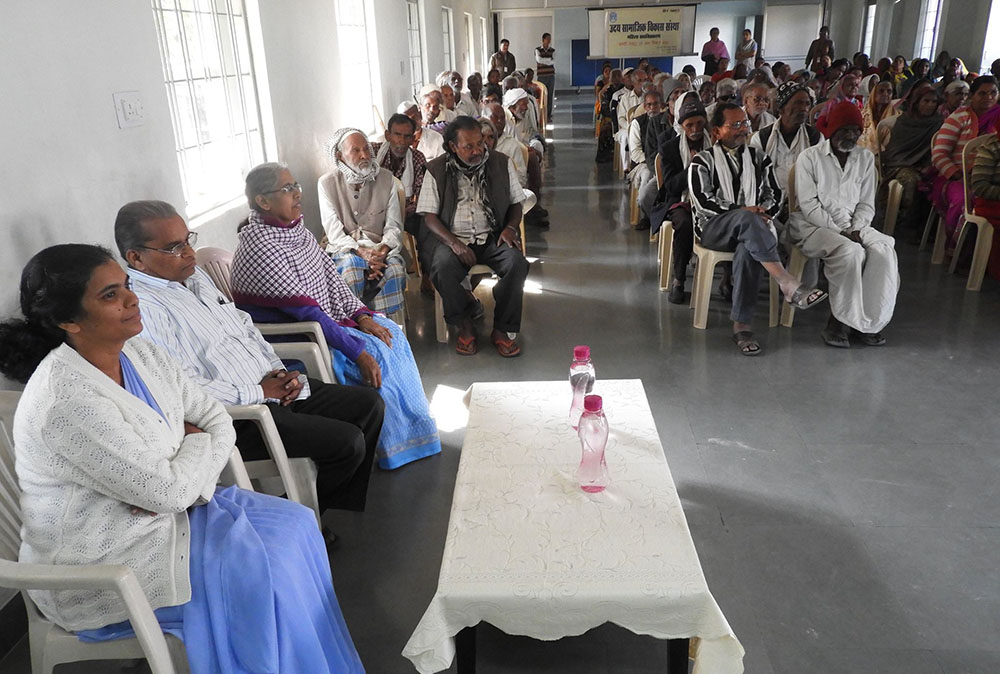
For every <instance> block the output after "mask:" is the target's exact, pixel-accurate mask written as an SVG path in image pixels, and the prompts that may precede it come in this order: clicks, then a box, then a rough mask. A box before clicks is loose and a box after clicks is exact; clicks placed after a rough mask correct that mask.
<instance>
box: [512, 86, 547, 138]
mask: <svg viewBox="0 0 1000 674" xmlns="http://www.w3.org/2000/svg"><path fill="white" fill-rule="evenodd" d="M529 98H530V96H529V95H528V92H526V91H525V90H524V89H521V88H515V89H508V90H507V92H506V93H504V95H503V107H504V108H505V109H506V110H507V123H506V131H505V132H504V133H506V134H508V135H511V136H514V138H517V139H518V140H519V141H521V142H522V143H524V144H525V145H527V146H528V147H530V148H534V149H535V151H537V152H538V153H539V154H545V144H544V143H543V142H542V134H541V133H540V132H539V130H538V126H537V125H536V124H534V123H532V120H531V117H530V115H529V114H528V113H529V110H530V107H529V106H530V104H529V102H528V99H529Z"/></svg>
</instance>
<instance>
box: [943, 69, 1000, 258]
mask: <svg viewBox="0 0 1000 674" xmlns="http://www.w3.org/2000/svg"><path fill="white" fill-rule="evenodd" d="M969 91H970V96H969V104H968V105H966V106H962V107H961V108H959V109H958V110H956V111H955V112H953V113H951V114H950V115H949V116H948V117H947V118H946V119H945V120H944V123H943V124H942V125H941V130H940V131H938V133H937V135H936V136H935V138H934V145H933V147H932V148H931V161H932V162H933V163H934V168H935V169H937V172H938V175H937V178H935V180H934V188H933V191H932V192H931V198H932V199H933V201H934V207H935V208H936V209H937V210H938V212H939V213H941V214H942V215H943V216H944V225H945V232H946V233H947V235H948V238H947V240H946V242H945V250H946V251H950V250H951V249H953V248H954V245H955V238H956V236H957V234H958V225H959V222H960V220H961V218H962V209H963V207H964V204H965V188H964V187H963V186H962V150H963V149H964V148H965V144H966V143H968V142H969V141H970V140H972V139H973V138H976V137H977V136H982V135H984V134H987V133H990V132H991V131H993V129H994V125H995V124H996V121H997V119H1000V105H997V93H998V92H997V79H996V78H995V77H993V76H992V75H984V76H982V77H979V78H977V79H976V81H975V82H973V83H972V86H971V87H970V88H969Z"/></svg>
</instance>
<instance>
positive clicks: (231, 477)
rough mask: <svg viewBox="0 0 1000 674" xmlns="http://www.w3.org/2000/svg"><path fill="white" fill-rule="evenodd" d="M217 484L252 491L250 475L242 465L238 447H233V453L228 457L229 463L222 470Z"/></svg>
mask: <svg viewBox="0 0 1000 674" xmlns="http://www.w3.org/2000/svg"><path fill="white" fill-rule="evenodd" d="M219 482H220V483H221V484H225V485H230V484H234V485H236V486H237V487H239V488H240V489H246V490H247V491H253V490H254V489H253V484H252V483H251V482H250V475H249V474H248V473H247V467H246V466H245V465H244V464H243V456H242V455H241V454H240V450H239V448H238V447H233V451H232V453H231V454H230V455H229V462H228V463H227V464H226V467H225V468H223V469H222V474H221V475H219Z"/></svg>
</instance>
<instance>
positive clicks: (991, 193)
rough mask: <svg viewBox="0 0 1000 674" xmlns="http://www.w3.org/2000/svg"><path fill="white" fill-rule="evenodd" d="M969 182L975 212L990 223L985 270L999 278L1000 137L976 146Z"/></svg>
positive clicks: (994, 137)
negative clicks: (990, 235)
mask: <svg viewBox="0 0 1000 674" xmlns="http://www.w3.org/2000/svg"><path fill="white" fill-rule="evenodd" d="M995 131H997V129H996V127H994V132H995ZM971 183H972V198H973V206H974V210H975V212H976V215H981V216H983V217H984V218H986V219H987V220H989V221H990V223H991V224H992V225H993V227H994V231H993V247H992V249H991V250H990V261H989V266H988V271H989V274H990V276H992V277H993V278H994V279H1000V141H998V140H997V136H993V138H991V139H990V140H988V141H986V142H985V143H984V144H982V145H980V146H979V150H978V151H977V152H976V163H975V164H974V165H973V167H972V180H971Z"/></svg>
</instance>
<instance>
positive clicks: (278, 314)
mask: <svg viewBox="0 0 1000 674" xmlns="http://www.w3.org/2000/svg"><path fill="white" fill-rule="evenodd" d="M237 306H238V307H239V308H240V309H242V310H243V311H245V312H247V313H248V314H250V317H251V318H253V320H254V322H255V323H290V322H292V321H316V322H317V323H319V324H320V327H321V328H323V336H324V337H326V343H327V344H328V345H329V346H330V348H331V349H336V350H337V351H340V352H341V353H342V354H344V355H345V356H347V357H348V358H350V359H351V360H352V361H357V359H358V356H360V355H361V352H362V351H364V350H365V340H364V339H362V338H361V337H359V336H358V335H355V334H354V333H353V332H352V331H351V330H350V328H349V326H343V325H340V324H339V323H337V321H335V320H333V319H332V318H330V316H328V315H327V313H326V312H325V311H323V310H322V309H320V308H319V307H317V306H315V305H313V306H305V307H281V308H276V307H261V306H257V305H252V304H239V305H237ZM358 313H371V312H369V311H368V310H367V309H365V310H362V311H361V312H358ZM352 322H353V321H352Z"/></svg>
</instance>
